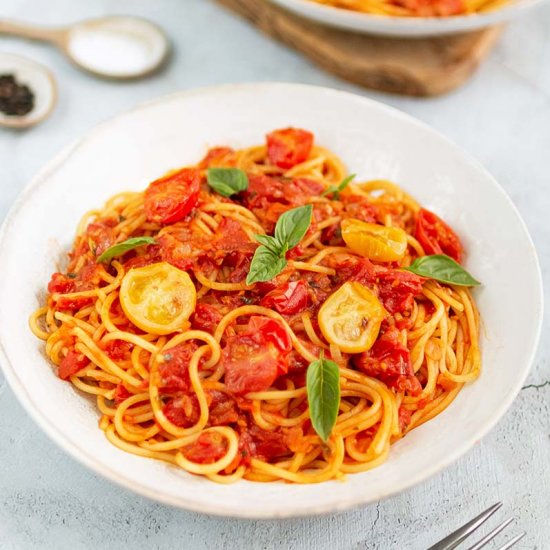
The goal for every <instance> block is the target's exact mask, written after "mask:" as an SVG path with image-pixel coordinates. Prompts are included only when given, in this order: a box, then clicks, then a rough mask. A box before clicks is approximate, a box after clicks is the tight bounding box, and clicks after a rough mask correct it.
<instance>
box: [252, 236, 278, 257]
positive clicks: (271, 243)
mask: <svg viewBox="0 0 550 550" xmlns="http://www.w3.org/2000/svg"><path fill="white" fill-rule="evenodd" d="M254 238H255V239H256V240H257V241H258V242H259V243H260V244H263V245H264V246H265V247H266V248H269V250H271V251H273V252H274V253H275V254H278V255H280V254H281V252H282V247H281V243H279V241H278V240H277V239H276V238H275V237H270V236H269V235H254Z"/></svg>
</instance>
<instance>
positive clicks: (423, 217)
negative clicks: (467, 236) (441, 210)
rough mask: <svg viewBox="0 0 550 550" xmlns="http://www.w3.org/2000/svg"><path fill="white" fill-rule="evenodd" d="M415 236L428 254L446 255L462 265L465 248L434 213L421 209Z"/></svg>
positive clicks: (417, 218)
mask: <svg viewBox="0 0 550 550" xmlns="http://www.w3.org/2000/svg"><path fill="white" fill-rule="evenodd" d="M414 236H415V238H416V239H417V240H418V242H419V243H420V244H421V245H422V248H423V249H424V251H425V252H426V254H430V255H431V254H446V255H447V256H450V257H451V258H452V259H453V260H455V261H457V262H458V263H460V261H461V259H462V254H463V252H464V247H463V246H462V243H461V242H460V239H459V238H458V235H457V234H456V233H455V232H454V231H453V230H452V229H451V228H450V227H449V226H448V225H447V224H446V223H445V222H444V221H443V220H442V219H441V218H440V217H439V216H437V215H436V214H434V213H433V212H430V211H429V210H426V209H424V208H421V209H420V211H419V212H418V215H417V217H416V227H415V232H414Z"/></svg>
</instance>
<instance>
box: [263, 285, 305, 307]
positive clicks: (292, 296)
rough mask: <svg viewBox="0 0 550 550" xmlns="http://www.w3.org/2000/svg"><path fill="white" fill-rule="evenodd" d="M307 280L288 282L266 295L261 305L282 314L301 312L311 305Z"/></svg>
mask: <svg viewBox="0 0 550 550" xmlns="http://www.w3.org/2000/svg"><path fill="white" fill-rule="evenodd" d="M307 287H308V285H307V283H306V282H305V281H302V280H300V281H292V282H290V283H286V284H284V285H282V286H280V287H278V288H276V289H275V290H272V291H271V292H269V293H268V294H267V295H265V296H264V297H263V298H262V300H261V302H260V305H262V306H263V307H268V308H271V309H274V310H275V311H278V312H279V313H281V314H282V315H294V314H296V313H301V312H302V311H304V310H305V309H306V308H307V307H308V305H309V294H308V291H307Z"/></svg>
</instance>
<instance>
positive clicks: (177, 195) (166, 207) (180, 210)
mask: <svg viewBox="0 0 550 550" xmlns="http://www.w3.org/2000/svg"><path fill="white" fill-rule="evenodd" d="M200 185H201V175H200V172H199V171H198V170H195V169H193V168H183V169H182V170H178V171H177V172H174V173H173V174H170V175H168V176H164V177H163V178H160V179H158V180H156V181H154V182H153V183H151V184H150V185H149V187H148V188H147V190H146V191H145V213H146V214H147V219H148V220H149V221H150V222H155V223H164V224H169V223H174V222H177V221H179V220H181V219H182V218H184V217H185V216H187V214H189V212H191V210H193V208H195V206H196V204H197V201H198V198H199V191H200Z"/></svg>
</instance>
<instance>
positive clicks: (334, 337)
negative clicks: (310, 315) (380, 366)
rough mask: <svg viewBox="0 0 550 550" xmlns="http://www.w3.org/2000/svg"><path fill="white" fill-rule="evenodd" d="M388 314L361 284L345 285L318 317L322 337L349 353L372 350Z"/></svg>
mask: <svg viewBox="0 0 550 550" xmlns="http://www.w3.org/2000/svg"><path fill="white" fill-rule="evenodd" d="M385 316H386V310H385V309H384V306H383V305H382V304H381V303H380V301H379V300H378V298H377V297H376V295H375V294H374V293H373V292H372V291H371V290H369V289H368V288H367V287H366V286H363V285H362V284H361V283H356V282H347V283H344V284H343V285H342V286H341V287H340V288H339V289H338V290H337V291H336V292H335V293H334V294H331V295H330V296H329V297H328V298H327V300H326V301H325V303H324V304H323V305H322V306H321V309H320V310H319V315H318V321H319V327H320V328H321V332H322V333H323V336H324V337H325V338H326V339H327V341H328V342H330V343H331V344H335V345H336V346H338V348H340V350H341V351H344V352H346V353H361V352H363V351H367V350H369V349H370V348H371V347H372V346H373V344H374V342H375V341H376V338H377V337H378V333H379V332H380V325H381V323H382V321H383V320H384V317H385Z"/></svg>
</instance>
